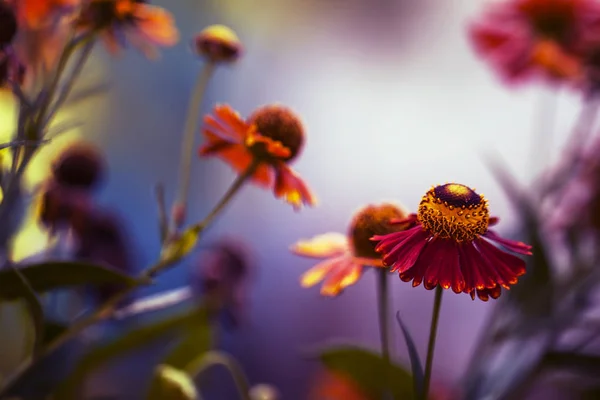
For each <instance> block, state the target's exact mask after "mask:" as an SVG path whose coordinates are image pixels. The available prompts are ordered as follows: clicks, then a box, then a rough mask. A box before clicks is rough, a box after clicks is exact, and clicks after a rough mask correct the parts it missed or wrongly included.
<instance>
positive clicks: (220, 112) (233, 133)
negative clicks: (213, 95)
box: [204, 104, 250, 142]
mask: <svg viewBox="0 0 600 400" xmlns="http://www.w3.org/2000/svg"><path fill="white" fill-rule="evenodd" d="M213 112H214V115H215V116H216V117H217V118H218V120H219V121H217V120H216V119H215V118H214V117H210V118H212V120H213V121H214V122H215V124H216V125H214V124H212V123H210V122H209V121H208V120H207V118H208V117H209V116H207V117H205V120H204V121H205V123H210V124H211V126H214V128H215V129H217V130H221V133H223V134H226V135H228V136H230V137H231V138H232V139H234V140H235V141H238V142H243V141H244V139H245V138H246V135H247V134H248V131H249V129H250V126H249V125H248V124H246V122H244V120H243V119H242V117H241V116H240V114H239V113H238V112H236V111H235V110H234V109H233V108H231V107H230V106H228V105H226V104H219V105H217V106H215V108H214V110H213Z"/></svg>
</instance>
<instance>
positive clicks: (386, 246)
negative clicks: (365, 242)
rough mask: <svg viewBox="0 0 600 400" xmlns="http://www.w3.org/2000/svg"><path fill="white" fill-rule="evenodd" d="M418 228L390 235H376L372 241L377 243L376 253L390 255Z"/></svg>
mask: <svg viewBox="0 0 600 400" xmlns="http://www.w3.org/2000/svg"><path fill="white" fill-rule="evenodd" d="M419 229H420V227H419ZM417 230H418V229H417V228H412V229H408V230H406V231H400V232H394V233H388V234H387V235H375V236H373V237H372V238H371V239H370V240H372V241H374V242H379V243H377V246H375V251H376V252H378V253H382V254H388V253H389V252H390V251H392V249H393V248H394V247H396V246H397V245H398V244H400V243H401V242H402V241H404V240H405V239H406V238H408V237H410V236H412V234H413V233H414V232H415V231H417Z"/></svg>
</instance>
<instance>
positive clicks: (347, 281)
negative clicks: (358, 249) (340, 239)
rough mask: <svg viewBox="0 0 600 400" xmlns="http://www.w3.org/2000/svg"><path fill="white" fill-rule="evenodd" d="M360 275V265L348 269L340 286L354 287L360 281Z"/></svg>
mask: <svg viewBox="0 0 600 400" xmlns="http://www.w3.org/2000/svg"><path fill="white" fill-rule="evenodd" d="M361 275H362V265H360V264H356V265H353V266H352V267H350V268H349V269H348V271H347V275H345V276H344V278H342V280H341V282H340V286H341V287H342V289H343V288H346V287H348V286H351V285H354V284H355V283H356V282H358V280H359V279H360V277H361Z"/></svg>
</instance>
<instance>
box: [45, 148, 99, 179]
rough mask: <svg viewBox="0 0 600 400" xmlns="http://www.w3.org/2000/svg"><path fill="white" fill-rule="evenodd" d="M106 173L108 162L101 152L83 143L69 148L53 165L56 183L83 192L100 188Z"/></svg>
mask: <svg viewBox="0 0 600 400" xmlns="http://www.w3.org/2000/svg"><path fill="white" fill-rule="evenodd" d="M105 173H106V162H105V159H104V156H103V155H102V153H101V152H100V150H99V149H98V148H97V147H95V146H93V145H91V144H89V143H83V142H79V143H75V144H73V145H71V146H69V147H67V148H66V149H65V150H64V151H63V152H62V153H61V154H60V155H59V157H58V159H57V160H55V162H54V163H53V165H52V174H53V176H54V179H55V181H56V182H58V183H59V184H60V185H63V186H68V187H72V188H76V189H81V190H91V189H93V188H94V187H96V186H98V185H99V184H100V182H101V181H102V178H103V177H104V175H105Z"/></svg>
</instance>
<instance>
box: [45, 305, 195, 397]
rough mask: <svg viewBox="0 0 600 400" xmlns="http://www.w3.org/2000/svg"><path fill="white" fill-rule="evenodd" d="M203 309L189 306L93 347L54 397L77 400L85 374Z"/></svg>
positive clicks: (183, 324) (180, 327)
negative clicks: (186, 309) (184, 310)
mask: <svg viewBox="0 0 600 400" xmlns="http://www.w3.org/2000/svg"><path fill="white" fill-rule="evenodd" d="M203 316H204V310H198V309H192V310H188V311H186V312H183V313H179V314H177V315H175V316H172V317H170V318H168V319H165V320H162V321H159V322H155V323H151V324H148V325H145V326H142V327H138V328H135V329H132V330H130V331H129V332H126V333H125V334H123V335H122V336H120V337H119V338H116V339H114V340H112V341H110V342H109V343H105V344H101V345H99V346H96V347H94V348H92V349H91V350H90V351H89V352H88V353H87V354H86V355H84V356H83V358H82V360H81V361H80V362H79V363H78V365H77V366H76V368H75V369H74V371H73V373H72V375H71V376H70V377H69V378H68V379H67V380H66V381H65V382H63V383H62V384H61V385H60V387H59V388H58V390H57V391H56V393H55V400H77V399H78V390H79V388H80V387H81V384H82V383H83V382H84V381H85V379H86V377H87V376H88V374H90V373H91V372H93V371H94V370H96V369H97V368H99V367H100V366H102V365H104V364H105V363H108V362H110V361H112V360H114V359H116V358H118V357H120V356H123V355H124V354H127V353H128V352H131V351H134V350H137V349H139V348H141V347H143V346H145V345H148V344H150V343H152V342H154V341H156V340H158V339H160V338H162V337H164V336H166V335H168V334H172V333H175V332H178V331H183V330H185V329H186V328H188V327H189V326H190V325H191V324H194V323H196V322H197V320H198V319H199V318H200V319H201V318H203Z"/></svg>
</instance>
